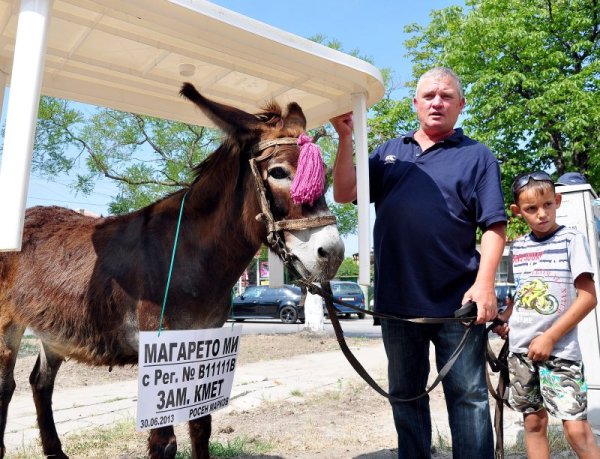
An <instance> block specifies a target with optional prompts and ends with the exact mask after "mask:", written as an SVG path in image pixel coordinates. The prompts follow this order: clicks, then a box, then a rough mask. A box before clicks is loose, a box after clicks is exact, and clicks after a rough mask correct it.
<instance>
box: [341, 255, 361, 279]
mask: <svg viewBox="0 0 600 459" xmlns="http://www.w3.org/2000/svg"><path fill="white" fill-rule="evenodd" d="M335 277H337V278H339V279H344V278H348V277H358V264H357V263H356V262H355V261H354V260H353V259H352V258H344V260H343V261H342V264H341V265H340V267H339V268H338V272H337V274H336V276H335Z"/></svg>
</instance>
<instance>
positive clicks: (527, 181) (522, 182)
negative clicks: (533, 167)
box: [511, 171, 554, 204]
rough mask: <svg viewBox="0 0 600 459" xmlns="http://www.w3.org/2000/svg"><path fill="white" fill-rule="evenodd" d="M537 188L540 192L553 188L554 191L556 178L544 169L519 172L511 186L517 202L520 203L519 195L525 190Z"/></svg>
mask: <svg viewBox="0 0 600 459" xmlns="http://www.w3.org/2000/svg"><path fill="white" fill-rule="evenodd" d="M529 189H536V190H539V192H544V191H547V190H552V191H553V192H554V180H552V177H550V175H549V174H548V173H546V172H544V171H535V172H526V173H524V174H519V175H518V176H517V177H516V178H515V180H514V181H513V184H512V186H511V191H512V195H513V199H514V202H515V204H518V199H519V195H520V194H521V192H522V191H523V190H529Z"/></svg>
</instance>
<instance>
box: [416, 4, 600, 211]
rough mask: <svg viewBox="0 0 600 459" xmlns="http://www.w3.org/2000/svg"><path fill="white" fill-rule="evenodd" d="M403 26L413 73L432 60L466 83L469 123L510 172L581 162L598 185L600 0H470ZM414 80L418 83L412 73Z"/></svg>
mask: <svg viewBox="0 0 600 459" xmlns="http://www.w3.org/2000/svg"><path fill="white" fill-rule="evenodd" d="M465 3H466V5H467V7H466V8H465V9H463V8H461V7H458V6H452V7H449V8H445V9H443V10H437V11H433V12H432V13H431V22H430V23H429V24H428V25H426V26H419V25H416V24H412V25H409V26H407V27H406V29H405V30H406V32H408V33H409V34H411V38H410V39H409V40H408V41H407V42H406V46H407V49H408V54H409V56H410V57H411V58H412V60H413V64H414V67H413V72H414V76H415V79H416V78H417V77H418V76H419V75H420V74H421V73H422V72H423V70H425V69H427V68H430V67H432V66H435V65H444V66H447V67H450V68H452V69H454V70H455V71H456V72H457V73H458V74H459V75H460V76H461V78H462V80H463V84H464V86H465V89H466V96H467V103H468V105H467V109H468V110H467V112H466V117H465V120H464V123H463V126H464V128H465V131H466V132H467V133H468V134H469V135H471V136H472V137H473V138H475V139H477V140H479V141H481V142H483V143H485V144H486V145H488V146H489V147H490V148H491V149H492V151H494V153H495V154H496V155H497V157H498V159H499V160H500V162H501V167H502V175H503V181H504V190H505V193H506V194H505V196H506V198H507V204H509V203H510V199H511V198H510V194H508V189H509V186H510V182H511V181H512V179H513V178H514V177H515V176H516V175H517V174H518V173H520V172H523V171H528V170H534V169H544V170H548V171H551V172H555V174H556V176H558V175H561V174H562V173H564V172H565V171H572V170H578V171H581V172H584V173H585V174H586V176H587V177H588V179H589V181H590V183H591V184H592V186H594V187H595V188H596V189H598V188H599V187H600V130H599V129H598V128H597V126H598V125H599V122H600V91H599V90H598V89H599V86H600V64H599V62H598V57H599V56H600V41H599V40H600V33H599V30H600V3H598V2H597V1H595V0H548V1H541V0H535V1H529V2H523V1H521V0H466V2H465ZM413 84H414V83H413Z"/></svg>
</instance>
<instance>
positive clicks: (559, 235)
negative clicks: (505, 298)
mask: <svg viewBox="0 0 600 459" xmlns="http://www.w3.org/2000/svg"><path fill="white" fill-rule="evenodd" d="M511 254H512V260H513V272H514V276H515V285H516V294H515V303H514V307H513V312H512V315H511V316H510V319H509V324H510V333H509V341H510V350H511V351H512V352H515V353H527V351H528V348H529V343H530V342H531V340H532V339H533V338H535V337H536V336H539V335H541V334H542V333H544V331H546V330H547V329H548V328H550V326H552V324H553V323H554V322H555V321H556V320H558V318H560V317H561V315H562V314H563V313H564V312H565V311H566V310H567V309H568V308H569V307H570V306H571V304H572V303H573V301H574V300H575V298H576V297H577V290H576V289H575V279H577V277H578V276H579V275H581V274H583V273H590V274H592V275H593V269H592V263H591V260H590V251H589V246H588V243H587V240H586V238H585V236H584V235H583V234H582V233H580V232H579V231H577V230H576V229H573V228H566V227H564V226H561V227H559V228H558V230H557V231H556V232H555V233H553V234H551V235H549V236H546V237H545V238H543V239H537V238H536V237H535V236H534V235H533V234H532V233H530V234H527V235H525V236H522V237H520V238H519V239H517V240H516V241H514V243H513V245H512V247H511ZM552 355H553V356H555V357H560V358H563V359H567V360H581V351H580V348H579V343H578V341H577V327H575V328H573V329H572V330H571V331H569V332H568V333H567V334H566V335H565V336H563V337H562V338H561V339H560V340H559V341H558V342H557V343H556V345H555V347H554V350H553V351H552Z"/></svg>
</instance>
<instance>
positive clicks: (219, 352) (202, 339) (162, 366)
mask: <svg viewBox="0 0 600 459" xmlns="http://www.w3.org/2000/svg"><path fill="white" fill-rule="evenodd" d="M241 333H242V327H241V326H233V327H224V328H210V329H205V330H167V331H162V332H161V333H160V336H159V335H158V333H157V332H156V331H152V332H140V338H139V357H138V365H139V367H138V368H139V370H138V406H137V423H136V425H137V430H146V429H153V428H156V427H162V426H167V425H173V424H179V423H182V422H187V421H189V420H191V419H196V418H199V417H201V416H206V415H207V414H209V413H211V412H213V411H215V410H217V409H219V408H223V407H225V406H227V405H228V404H229V396H230V394H231V387H232V385H233V374H234V371H235V367H236V362H237V353H238V349H239V342H240V335H241Z"/></svg>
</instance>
